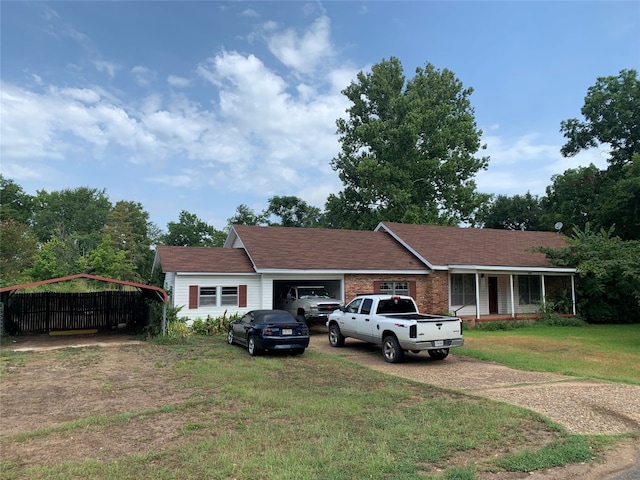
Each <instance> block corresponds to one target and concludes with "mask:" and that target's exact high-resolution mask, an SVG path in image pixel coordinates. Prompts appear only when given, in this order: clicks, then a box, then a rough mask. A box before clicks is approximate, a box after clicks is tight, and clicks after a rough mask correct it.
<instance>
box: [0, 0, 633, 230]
mask: <svg viewBox="0 0 640 480" xmlns="http://www.w3.org/2000/svg"><path fill="white" fill-rule="evenodd" d="M0 9H1V10H0V13H1V32H2V33H1V35H2V37H1V42H2V43H1V48H2V51H1V71H0V73H1V85H0V87H1V88H0V95H1V103H0V115H1V116H0V126H1V137H0V155H1V158H0V160H1V172H2V174H3V175H4V176H5V178H10V179H12V180H14V181H15V182H16V183H18V184H19V185H21V186H22V187H23V188H24V189H25V191H26V192H27V193H30V194H35V193H36V191H37V190H41V189H44V190H47V191H53V190H61V189H64V188H77V187H81V186H86V187H91V188H97V189H105V190H106V191H107V194H108V195H109V198H110V200H111V201H112V202H113V203H115V202H117V201H118V200H132V201H137V202H140V203H141V204H142V205H143V207H144V208H145V210H147V211H148V212H149V213H150V216H151V220H152V221H153V222H154V223H156V224H157V225H158V226H159V227H160V228H162V229H166V225H167V222H170V221H177V220H178V215H179V212H180V211H181V210H187V211H189V212H191V213H194V214H196V215H197V216H198V217H199V218H200V219H202V220H204V221H206V222H208V223H210V224H211V225H213V226H215V227H216V228H219V229H221V228H223V227H224V226H225V225H226V221H227V219H228V218H229V217H231V216H232V215H233V214H234V212H235V209H236V207H237V206H238V205H240V204H245V205H248V206H249V207H250V208H252V209H253V210H254V211H256V212H260V211H261V210H262V209H264V208H266V206H267V204H268V199H269V198H270V197H272V196H275V195H278V196H284V195H295V196H298V197H300V198H302V199H303V200H305V201H306V202H308V203H310V204H312V205H315V206H318V207H320V208H322V207H323V206H324V202H325V200H326V198H327V196H328V195H329V194H330V193H336V192H338V191H340V190H341V188H342V184H341V182H340V181H339V179H338V174H337V172H334V171H333V170H332V169H331V167H330V161H331V159H332V158H333V157H334V156H335V155H336V154H337V153H338V151H339V147H340V146H339V143H338V138H337V135H336V133H335V131H336V124H335V122H336V119H337V118H339V117H341V116H344V115H345V109H346V108H348V106H349V105H348V103H347V102H346V99H345V97H344V96H343V95H342V94H341V93H340V91H341V90H342V89H344V88H345V87H346V86H348V85H349V83H350V82H351V81H352V80H353V79H355V75H356V74H357V72H359V71H361V70H365V71H366V70H368V69H369V68H370V67H371V66H372V65H374V64H376V63H379V62H380V61H382V60H383V59H388V58H389V57H391V56H395V57H397V58H399V59H400V61H401V62H402V65H403V67H404V71H405V75H406V76H407V77H408V78H411V77H413V74H414V72H415V69H416V68H417V67H424V65H425V64H426V63H431V64H433V65H434V66H435V67H436V68H438V69H444V68H447V69H450V70H452V71H453V72H454V73H455V74H456V76H457V77H458V78H459V79H460V80H461V81H462V82H463V84H464V86H465V87H472V88H473V89H474V93H473V94H472V95H471V103H472V105H473V107H474V109H475V115H476V121H477V124H478V127H479V128H481V129H482V130H483V132H484V134H483V142H484V143H486V144H487V150H486V152H483V154H488V155H489V156H490V157H491V160H490V162H489V168H488V170H487V171H484V172H481V173H479V174H478V175H477V177H476V181H477V183H478V189H479V190H480V191H482V192H486V193H493V194H505V195H514V194H524V193H526V192H527V191H530V192H531V193H532V194H536V195H543V194H544V191H545V188H546V186H548V185H549V184H550V183H551V180H550V179H551V176H552V175H554V174H558V173H562V172H564V171H565V170H566V169H568V168H575V167H577V166H579V165H582V166H586V165H588V164H589V163H595V164H596V165H598V166H600V167H605V166H606V157H607V152H606V149H604V148H603V149H595V150H591V151H588V152H584V153H581V154H579V155H577V156H576V157H574V158H568V159H565V158H563V157H562V156H561V155H560V147H561V146H562V144H563V143H564V138H563V136H562V135H561V134H560V132H559V128H560V122H561V121H562V120H566V119H568V118H573V117H577V118H581V115H580V109H581V107H582V106H583V103H584V96H585V94H586V92H587V89H588V88H589V87H590V86H591V85H593V84H594V83H595V81H596V79H597V77H600V76H608V75H617V74H618V73H619V71H620V70H622V69H625V68H626V69H629V68H635V69H639V68H640V2H637V1H624V2H615V1H608V2H605V1H602V2H578V1H568V2H552V1H536V2H519V1H501V2H484V1H467V2H456V1H448V2H430V1H414V2H390V1H373V2H360V1H350V2H346V1H344V2H343V1H340V2H338V1H330V2H298V1H286V2H269V1H262V2H242V1H237V2H213V1H198V2H170V1H158V2H153V1H139V2H128V1H123V2H97V1H84V2H75V1H67V2H11V1H2V2H0Z"/></svg>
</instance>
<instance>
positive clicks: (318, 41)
mask: <svg viewBox="0 0 640 480" xmlns="http://www.w3.org/2000/svg"><path fill="white" fill-rule="evenodd" d="M330 33H331V21H330V20H329V17H327V16H322V17H320V18H318V19H316V21H315V22H314V23H313V24H312V25H311V27H309V29H308V30H307V31H306V32H304V33H303V34H302V35H301V36H298V34H297V33H296V32H295V30H293V29H287V30H285V31H284V32H276V33H274V34H273V35H271V36H270V37H269V38H267V45H268V46H269V50H270V51H271V53H273V55H275V56H276V58H277V59H278V60H280V61H281V62H282V63H283V64H284V65H286V66H287V67H289V68H293V69H294V70H295V71H296V72H300V73H303V74H305V75H309V74H311V73H313V72H314V71H315V70H316V68H317V67H318V65H320V64H321V63H322V62H324V61H325V60H327V59H328V58H330V57H332V56H333V54H334V53H333V47H332V45H331V39H330Z"/></svg>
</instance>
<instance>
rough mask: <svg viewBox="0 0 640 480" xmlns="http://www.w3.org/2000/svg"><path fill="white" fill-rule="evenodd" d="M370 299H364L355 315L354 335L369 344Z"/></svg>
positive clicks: (371, 300)
mask: <svg viewBox="0 0 640 480" xmlns="http://www.w3.org/2000/svg"><path fill="white" fill-rule="evenodd" d="M372 305H373V299H372V298H365V299H364V300H363V301H362V304H361V305H360V311H359V312H358V313H357V314H356V333H357V336H358V338H360V339H361V340H365V341H367V342H370V341H371V340H372V338H373V319H372V312H371V307H372Z"/></svg>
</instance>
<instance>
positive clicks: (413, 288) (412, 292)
mask: <svg viewBox="0 0 640 480" xmlns="http://www.w3.org/2000/svg"><path fill="white" fill-rule="evenodd" d="M416 291H417V290H416V282H409V295H411V297H412V298H413V299H414V300H416V301H417V298H416Z"/></svg>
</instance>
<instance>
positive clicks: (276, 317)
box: [260, 313, 296, 323]
mask: <svg viewBox="0 0 640 480" xmlns="http://www.w3.org/2000/svg"><path fill="white" fill-rule="evenodd" d="M295 321H296V320H295V318H293V317H292V316H291V315H288V314H284V313H265V314H264V315H262V316H261V317H260V323H294V322H295Z"/></svg>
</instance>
